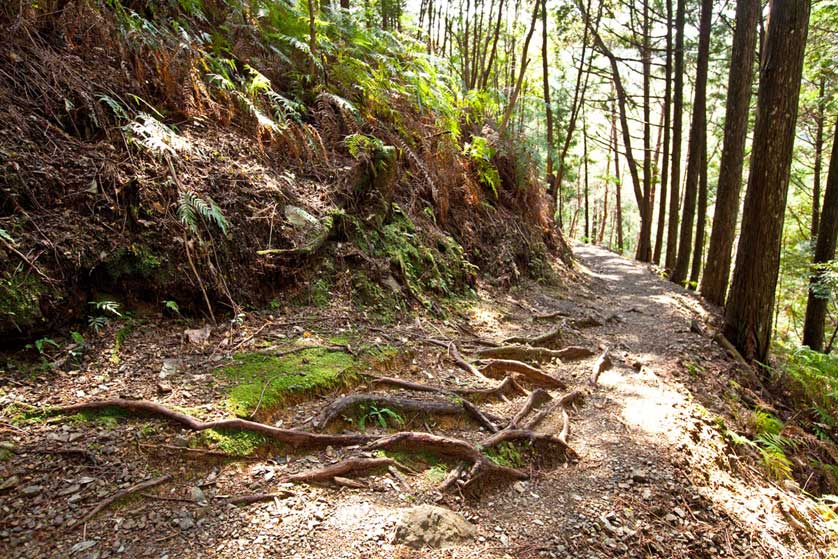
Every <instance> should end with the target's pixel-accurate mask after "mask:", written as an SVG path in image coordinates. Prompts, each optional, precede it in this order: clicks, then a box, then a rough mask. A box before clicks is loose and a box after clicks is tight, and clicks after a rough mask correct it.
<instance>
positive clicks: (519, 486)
mask: <svg viewBox="0 0 838 559" xmlns="http://www.w3.org/2000/svg"><path fill="white" fill-rule="evenodd" d="M512 489H514V490H515V491H517V492H518V493H520V494H522V495H523V494H524V493H525V492H526V491H527V484H526V483H524V482H523V481H516V482H515V483H513V484H512Z"/></svg>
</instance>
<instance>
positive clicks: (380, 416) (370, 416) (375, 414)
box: [358, 404, 404, 431]
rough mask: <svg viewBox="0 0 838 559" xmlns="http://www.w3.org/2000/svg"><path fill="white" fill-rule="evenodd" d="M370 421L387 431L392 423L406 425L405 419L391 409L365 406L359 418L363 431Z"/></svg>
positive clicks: (359, 425) (372, 405) (373, 405)
mask: <svg viewBox="0 0 838 559" xmlns="http://www.w3.org/2000/svg"><path fill="white" fill-rule="evenodd" d="M368 421H369V422H375V423H378V425H380V426H381V428H382V429H386V428H387V426H388V425H389V424H390V422H391V421H392V422H393V423H394V424H396V425H402V424H404V418H402V416H401V415H399V414H398V413H396V412H394V411H393V410H391V409H390V408H386V407H378V406H377V405H376V404H368V405H366V406H364V408H363V409H362V411H361V416H360V417H359V418H358V427H360V429H361V430H362V431H363V430H364V429H366V426H367V422H368Z"/></svg>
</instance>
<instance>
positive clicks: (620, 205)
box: [611, 101, 625, 254]
mask: <svg viewBox="0 0 838 559" xmlns="http://www.w3.org/2000/svg"><path fill="white" fill-rule="evenodd" d="M614 104H615V102H614V101H612V102H611V140H612V144H613V146H614V178H615V179H616V181H615V187H616V191H615V195H616V198H617V199H616V204H617V207H616V211H617V248H618V249H619V251H620V254H622V253H623V249H624V248H625V247H624V246H623V201H622V192H621V191H622V190H623V185H622V182H621V180H620V150H619V146H618V143H617V109H616V107H615V106H614Z"/></svg>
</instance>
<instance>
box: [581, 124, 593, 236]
mask: <svg viewBox="0 0 838 559" xmlns="http://www.w3.org/2000/svg"><path fill="white" fill-rule="evenodd" d="M582 164H583V165H584V166H585V242H586V243H590V242H591V220H590V216H589V213H590V205H591V204H590V191H589V188H588V122H587V118H586V115H585V114H584V113H583V114H582Z"/></svg>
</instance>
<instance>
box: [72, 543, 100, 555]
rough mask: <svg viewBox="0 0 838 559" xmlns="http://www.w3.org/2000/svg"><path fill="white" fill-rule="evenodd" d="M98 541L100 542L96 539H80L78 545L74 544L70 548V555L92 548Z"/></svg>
mask: <svg viewBox="0 0 838 559" xmlns="http://www.w3.org/2000/svg"><path fill="white" fill-rule="evenodd" d="M97 543H99V542H98V541H96V540H83V541H80V542H79V543H77V544H76V545H74V546H73V547H71V548H70V555H73V554H75V553H81V552H82V551H87V550H88V549H90V548H91V547H93V546H94V545H96V544H97Z"/></svg>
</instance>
